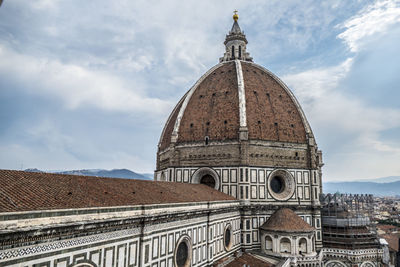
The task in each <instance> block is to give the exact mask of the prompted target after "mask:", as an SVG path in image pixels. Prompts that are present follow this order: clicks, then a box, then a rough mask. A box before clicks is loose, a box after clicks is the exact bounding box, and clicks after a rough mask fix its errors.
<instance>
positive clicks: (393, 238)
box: [382, 234, 400, 251]
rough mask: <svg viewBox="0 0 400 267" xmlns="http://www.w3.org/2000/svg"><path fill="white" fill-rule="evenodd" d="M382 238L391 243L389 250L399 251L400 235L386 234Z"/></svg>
mask: <svg viewBox="0 0 400 267" xmlns="http://www.w3.org/2000/svg"><path fill="white" fill-rule="evenodd" d="M382 237H383V238H384V239H386V241H387V242H388V243H389V248H391V249H392V250H394V251H399V238H400V234H386V235H382Z"/></svg>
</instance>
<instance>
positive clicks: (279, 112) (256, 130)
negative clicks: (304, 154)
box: [159, 59, 312, 151]
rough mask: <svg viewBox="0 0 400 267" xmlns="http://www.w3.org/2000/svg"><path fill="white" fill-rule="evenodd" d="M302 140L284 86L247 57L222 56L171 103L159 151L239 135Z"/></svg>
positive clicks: (302, 126)
mask: <svg viewBox="0 0 400 267" xmlns="http://www.w3.org/2000/svg"><path fill="white" fill-rule="evenodd" d="M240 132H245V137H244V138H245V139H248V140H262V141H277V142H289V143H300V144H306V143H307V137H311V136H312V133H311V129H310V126H309V124H308V122H307V120H306V118H305V116H304V113H303V111H302V110H301V107H300V105H299V104H298V102H297V100H296V98H295V97H294V95H293V94H292V92H291V91H290V90H289V89H288V87H287V86H286V85H285V84H284V83H283V82H282V81H281V80H280V79H279V78H278V77H276V76H275V75H274V74H272V73H271V72H270V71H268V70H266V69H265V68H263V67H261V66H259V65H257V64H255V63H252V62H250V61H248V60H243V59H242V60H239V59H235V60H228V61H222V62H221V63H219V64H218V65H216V66H214V67H213V68H211V69H210V70H209V71H208V72H207V73H206V74H204V75H203V76H202V77H201V78H200V79H199V80H198V81H197V82H196V84H195V85H194V86H193V87H192V88H191V89H190V90H189V91H188V92H187V93H186V94H185V95H184V96H183V98H182V99H181V100H180V101H179V103H178V104H177V105H176V107H175V108H174V110H173V112H172V113H171V115H170V117H169V118H168V121H167V123H166V125H165V127H164V130H163V133H162V135H161V138H160V143H159V150H160V151H162V150H165V149H166V148H168V147H169V146H170V144H171V142H173V143H175V144H189V143H197V142H205V139H206V138H207V139H208V140H209V142H215V141H218V142H221V141H222V142H224V141H226V142H231V141H238V140H239V139H241V137H240Z"/></svg>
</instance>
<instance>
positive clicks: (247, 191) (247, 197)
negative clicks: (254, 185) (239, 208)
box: [246, 186, 249, 199]
mask: <svg viewBox="0 0 400 267" xmlns="http://www.w3.org/2000/svg"><path fill="white" fill-rule="evenodd" d="M246 199H249V186H246Z"/></svg>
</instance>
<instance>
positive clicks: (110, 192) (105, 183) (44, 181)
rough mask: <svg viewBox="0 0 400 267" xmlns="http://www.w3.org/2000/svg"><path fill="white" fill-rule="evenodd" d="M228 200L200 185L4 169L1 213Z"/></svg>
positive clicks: (0, 174) (0, 181) (0, 185)
mask: <svg viewBox="0 0 400 267" xmlns="http://www.w3.org/2000/svg"><path fill="white" fill-rule="evenodd" d="M224 200H235V198H233V197H231V196H229V195H226V194H224V193H222V192H219V191H217V190H214V189H212V188H210V187H208V186H205V185H200V184H186V183H172V182H154V181H143V180H134V179H119V178H103V177H92V176H78V175H65V174H51V173H35V172H24V171H13V170H0V212H12V211H28V210H46V209H71V208H89V207H111V206H129V205H140V204H163V203H182V202H201V201H224Z"/></svg>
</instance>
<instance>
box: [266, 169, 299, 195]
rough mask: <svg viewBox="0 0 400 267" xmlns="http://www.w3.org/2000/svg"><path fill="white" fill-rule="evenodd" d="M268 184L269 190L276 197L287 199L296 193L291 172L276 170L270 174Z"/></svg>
mask: <svg viewBox="0 0 400 267" xmlns="http://www.w3.org/2000/svg"><path fill="white" fill-rule="evenodd" d="M267 186H268V191H269V192H270V194H271V196H272V197H273V198H274V199H276V200H281V201H285V200H288V199H289V198H291V197H292V195H293V194H294V190H295V181H294V178H293V176H292V175H291V174H290V173H289V172H287V171H285V170H275V171H273V172H272V173H271V174H270V175H269V177H268V180H267Z"/></svg>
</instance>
